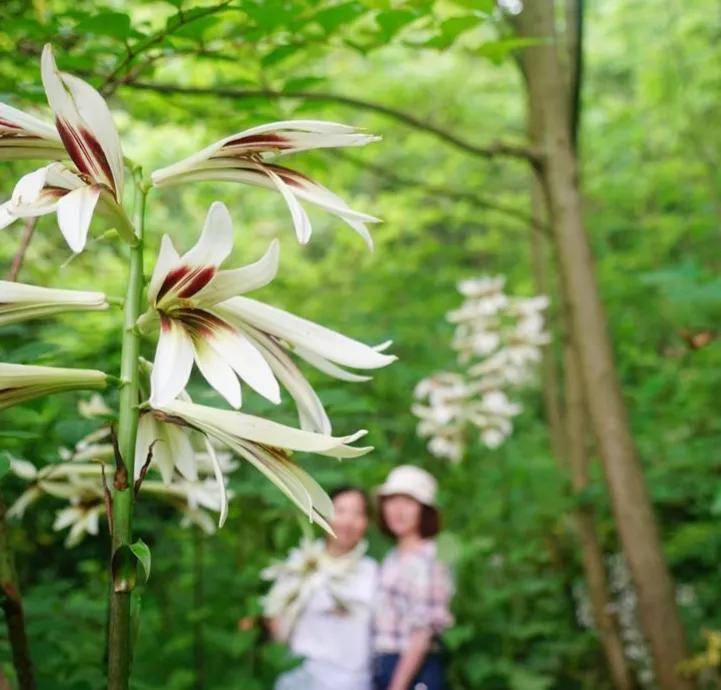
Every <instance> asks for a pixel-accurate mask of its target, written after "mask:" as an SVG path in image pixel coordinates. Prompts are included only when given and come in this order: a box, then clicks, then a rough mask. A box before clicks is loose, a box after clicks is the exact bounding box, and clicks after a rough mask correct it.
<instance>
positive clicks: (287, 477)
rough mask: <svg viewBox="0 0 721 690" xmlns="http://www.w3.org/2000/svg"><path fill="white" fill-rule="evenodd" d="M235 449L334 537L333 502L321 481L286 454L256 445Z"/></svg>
mask: <svg viewBox="0 0 721 690" xmlns="http://www.w3.org/2000/svg"><path fill="white" fill-rule="evenodd" d="M233 448H234V449H235V450H236V452H237V453H239V454H240V455H241V456H242V457H244V458H245V459H246V460H247V461H248V462H250V463H251V464H252V465H253V466H254V467H255V468H256V469H258V470H259V471H260V472H262V473H263V474H264V475H265V476H266V477H267V478H268V479H269V480H270V481H271V482H273V484H275V486H277V487H278V488H279V489H280V490H281V491H282V492H283V493H284V494H285V495H286V496H287V497H288V498H289V499H290V500H291V501H292V502H293V503H295V505H296V506H298V508H300V509H301V510H302V511H303V512H304V513H306V514H307V515H308V518H309V519H310V520H311V522H317V523H318V524H319V525H320V526H321V527H322V528H323V529H324V530H326V532H328V533H330V534H333V529H332V527H331V526H330V521H331V520H332V518H333V502H332V501H331V500H330V498H328V495H327V494H326V493H325V491H323V489H322V487H321V486H320V485H319V484H318V482H316V481H315V479H313V477H311V476H310V475H309V474H308V473H307V472H305V471H304V470H303V469H301V468H300V467H298V465H297V464H296V463H294V462H293V461H292V460H291V459H290V458H289V457H288V455H287V454H286V453H284V452H283V451H281V450H279V449H277V448H266V447H263V446H259V445H258V444H255V443H244V442H240V443H237V444H235V445H234V446H233Z"/></svg>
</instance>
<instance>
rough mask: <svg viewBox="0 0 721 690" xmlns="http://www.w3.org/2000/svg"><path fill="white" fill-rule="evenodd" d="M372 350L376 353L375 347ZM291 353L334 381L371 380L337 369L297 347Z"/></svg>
mask: <svg viewBox="0 0 721 690" xmlns="http://www.w3.org/2000/svg"><path fill="white" fill-rule="evenodd" d="M373 349H374V350H376V352H377V351H378V348H377V347H374V348H373ZM293 352H295V354H296V355H298V357H300V358H301V359H304V360H305V361H306V362H308V364H310V365H312V366H314V367H315V368H316V369H318V371H322V372H323V373H324V374H328V376H332V377H333V378H334V379H338V380H339V381H351V382H354V383H359V382H362V381H370V380H371V378H372V377H371V376H362V375H360V374H354V373H353V372H352V371H347V370H346V369H343V368H342V367H339V366H338V365H337V364H333V362H329V361H328V360H327V359H325V358H324V357H321V356H320V355H318V354H316V353H315V352H313V351H311V350H308V349H306V348H304V347H300V346H298V345H296V346H295V347H294V348H293Z"/></svg>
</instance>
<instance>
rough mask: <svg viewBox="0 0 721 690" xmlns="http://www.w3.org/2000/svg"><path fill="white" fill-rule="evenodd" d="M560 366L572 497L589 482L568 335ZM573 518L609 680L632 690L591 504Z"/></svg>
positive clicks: (578, 495)
mask: <svg viewBox="0 0 721 690" xmlns="http://www.w3.org/2000/svg"><path fill="white" fill-rule="evenodd" d="M564 369H565V375H566V377H565V391H566V447H567V449H568V462H569V466H570V469H571V486H572V489H573V493H574V495H575V496H576V498H581V497H582V495H583V492H584V490H585V489H587V488H588V485H589V476H588V467H589V463H588V446H587V443H586V438H587V436H586V424H585V422H586V411H585V405H584V400H583V387H582V385H581V373H580V371H579V366H578V358H577V356H576V352H575V348H574V347H573V344H572V343H571V341H570V339H568V338H567V342H566V346H565V350H564ZM574 518H575V522H576V531H577V532H578V541H579V545H580V547H581V559H582V561H583V571H584V574H585V576H586V584H587V585H588V594H589V598H590V600H591V609H592V611H593V618H594V621H595V623H596V629H597V630H598V636H599V639H600V640H601V646H602V647H603V653H604V655H605V657H606V663H607V664H608V671H609V675H610V677H611V681H612V682H613V686H614V687H615V688H617V690H633V688H635V687H636V684H635V680H634V677H633V674H632V673H631V669H630V668H629V665H628V660H627V659H626V656H625V654H624V651H623V642H622V641H621V631H620V629H619V626H618V620H617V618H616V615H615V614H614V612H613V609H612V601H611V598H610V596H609V594H608V592H609V588H608V581H607V578H606V568H605V565H604V562H603V549H602V548H601V544H600V542H599V540H598V533H597V531H596V523H595V519H594V510H593V506H592V505H590V504H585V505H579V506H578V507H577V508H576V509H575V511H574Z"/></svg>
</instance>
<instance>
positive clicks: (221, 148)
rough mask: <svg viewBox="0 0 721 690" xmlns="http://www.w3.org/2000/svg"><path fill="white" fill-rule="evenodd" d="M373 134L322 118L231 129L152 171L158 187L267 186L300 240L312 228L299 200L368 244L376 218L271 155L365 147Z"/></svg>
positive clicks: (304, 238) (302, 241)
mask: <svg viewBox="0 0 721 690" xmlns="http://www.w3.org/2000/svg"><path fill="white" fill-rule="evenodd" d="M378 139H379V137H375V136H372V135H369V134H365V133H363V132H359V131H358V130H357V129H355V128H354V127H349V126H348V125H342V124H338V123H335V122H323V121H318V120H288V121H282V122H273V123H270V124H267V125H261V126H259V127H252V128H251V129H247V130H244V131H242V132H238V133H237V134H232V135H230V136H228V137H225V138H224V139H221V140H220V141H217V142H215V143H214V144H211V145H210V146H208V147H206V148H204V149H202V150H201V151H198V152H197V153H195V154H193V155H192V156H189V157H188V158H185V159H184V160H182V161H179V162H178V163H174V164H173V165H170V166H168V167H166V168H163V169H161V170H156V171H154V172H153V173H152V175H151V178H152V180H153V184H154V185H155V186H156V187H164V186H169V185H173V184H180V183H183V182H192V181H202V180H221V181H229V182H240V183H243V184H249V185H254V186H258V187H265V188H267V189H273V190H275V191H277V192H279V193H280V194H281V195H282V197H283V199H284V200H285V202H286V204H287V205H288V208H289V210H290V213H291V217H292V218H293V225H294V227H295V232H296V235H297V237H298V241H299V242H300V243H301V244H306V243H307V242H308V241H309V240H310V236H311V232H312V228H311V224H310V220H309V218H308V215H307V214H306V212H305V211H304V210H303V207H302V206H301V205H300V203H299V200H300V201H307V202H309V203H311V204H315V205H316V206H318V207H320V208H322V209H324V210H326V211H328V212H329V213H333V214H334V215H336V216H339V217H340V218H342V219H343V220H344V221H345V222H346V223H347V224H348V225H350V226H351V227H352V228H353V229H354V230H355V231H356V232H357V233H358V234H359V235H360V236H361V237H362V238H363V239H364V240H365V242H366V244H367V245H368V247H369V248H370V249H372V248H373V240H372V238H371V236H370V233H369V232H368V229H367V228H366V223H378V222H380V221H379V220H378V218H375V217H374V216H370V215H368V214H366V213H360V212H358V211H354V210H353V209H351V208H350V207H349V206H348V205H347V204H346V203H345V202H344V201H343V200H342V199H341V198H340V197H338V196H336V195H335V194H333V192H331V191H330V190H328V189H326V188H325V187H323V186H322V185H320V184H318V183H317V182H314V181H313V180H311V179H310V178H308V177H306V176H305V175H302V174H301V173H299V172H297V171H295V170H291V169H289V168H286V167H283V166H280V165H276V164H272V163H269V162H268V160H269V159H272V158H275V157H278V156H284V155H287V154H290V153H297V152H299V151H307V150H311V149H319V148H337V147H342V146H363V145H365V144H368V143H370V142H372V141H377V140H378Z"/></svg>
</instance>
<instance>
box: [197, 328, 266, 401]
mask: <svg viewBox="0 0 721 690" xmlns="http://www.w3.org/2000/svg"><path fill="white" fill-rule="evenodd" d="M207 343H208V345H209V346H210V347H211V348H212V349H213V350H215V352H216V353H217V354H218V355H219V356H220V357H222V358H223V359H224V360H225V361H226V362H227V363H228V364H229V365H230V366H231V367H232V368H233V369H234V370H235V371H236V372H237V373H238V376H240V378H241V379H243V381H245V382H246V383H247V384H248V385H249V386H250V387H251V388H252V389H253V390H254V391H256V392H257V393H259V394H260V395H262V396H263V397H264V398H267V399H268V400H270V401H271V402H272V403H275V404H276V405H277V404H279V403H280V388H279V387H278V382H277V381H276V379H275V376H274V375H273V370H272V369H271V368H270V366H269V365H268V363H267V362H266V361H265V359H263V355H262V354H260V352H259V351H258V348H256V347H255V345H253V343H251V342H250V340H249V339H248V338H247V337H246V336H245V335H244V334H243V333H240V332H239V331H237V330H233V331H232V332H231V331H227V330H225V329H223V330H220V329H219V330H216V331H214V333H213V335H212V337H210V338H208V340H207ZM211 385H212V384H211ZM219 392H220V391H219ZM229 402H230V401H229ZM231 404H232V403H231Z"/></svg>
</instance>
